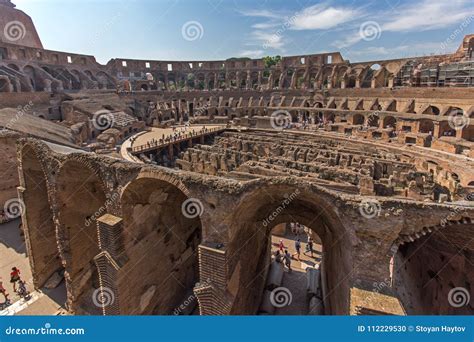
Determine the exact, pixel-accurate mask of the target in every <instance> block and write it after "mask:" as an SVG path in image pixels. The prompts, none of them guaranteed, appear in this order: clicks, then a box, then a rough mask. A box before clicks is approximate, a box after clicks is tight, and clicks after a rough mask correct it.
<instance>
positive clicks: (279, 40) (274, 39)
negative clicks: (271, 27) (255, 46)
mask: <svg viewBox="0 0 474 342" xmlns="http://www.w3.org/2000/svg"><path fill="white" fill-rule="evenodd" d="M252 38H253V39H254V40H256V41H257V42H258V43H259V44H261V45H262V47H265V48H272V49H276V50H281V49H282V48H283V46H284V41H283V37H282V36H281V35H278V34H276V33H271V32H266V31H253V32H252Z"/></svg>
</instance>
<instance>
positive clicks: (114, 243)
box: [94, 214, 128, 316]
mask: <svg viewBox="0 0 474 342" xmlns="http://www.w3.org/2000/svg"><path fill="white" fill-rule="evenodd" d="M122 224H123V221H122V219H121V218H120V217H117V216H114V215H111V214H105V215H102V216H101V217H99V218H98V219H97V235H98V241H99V248H100V250H101V252H100V253H99V254H98V255H96V256H95V258H94V263H95V265H96V267H97V271H98V275H99V283H100V288H99V289H100V294H98V295H97V296H95V298H98V302H99V303H100V304H101V305H102V313H103V315H104V316H105V315H118V314H120V305H119V291H118V280H117V279H118V272H119V270H120V268H121V267H122V266H123V265H124V264H125V263H126V262H127V261H128V259H127V257H126V256H125V247H124V245H123V241H122V230H123V227H122Z"/></svg>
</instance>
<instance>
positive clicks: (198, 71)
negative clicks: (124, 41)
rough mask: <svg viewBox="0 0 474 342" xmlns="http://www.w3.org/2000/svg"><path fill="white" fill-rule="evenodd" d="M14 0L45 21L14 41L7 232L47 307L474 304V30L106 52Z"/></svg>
mask: <svg viewBox="0 0 474 342" xmlns="http://www.w3.org/2000/svg"><path fill="white" fill-rule="evenodd" d="M0 10H1V12H2V15H0V26H2V27H3V26H4V25H5V23H6V22H8V21H11V20H19V21H21V22H22V23H23V24H24V25H25V26H26V27H27V28H28V30H27V31H28V35H26V36H25V37H23V39H21V40H19V41H15V42H10V41H7V40H5V39H1V40H0V126H1V128H2V130H1V132H0V143H1V144H2V148H1V150H0V151H1V152H0V153H1V154H2V158H1V159H2V163H3V164H2V165H3V172H2V178H1V180H0V184H1V185H0V188H1V192H0V198H1V203H2V206H3V208H4V212H3V213H2V222H4V223H3V224H2V228H3V229H2V233H1V234H8V236H13V235H15V234H16V235H18V238H20V237H21V239H24V242H25V244H24V245H23V246H24V247H23V249H24V250H21V248H19V249H18V251H17V252H18V253H19V254H24V255H25V257H24V259H25V260H24V261H25V264H24V267H23V268H24V269H28V271H26V270H25V271H24V273H25V272H26V273H28V272H31V281H29V283H28V285H29V286H30V287H31V289H32V291H34V293H35V294H36V295H37V298H38V299H37V303H42V302H41V301H44V302H46V299H45V298H46V297H48V298H49V299H50V300H49V301H48V304H47V305H46V304H42V305H41V306H42V308H41V310H42V311H41V310H40V311H39V312H40V313H42V314H57V313H58V312H61V313H62V314H71V315H74V314H76V315H118V314H119V315H150V314H151V315H173V314H174V315H259V314H270V315H273V314H275V315H278V314H301V315H367V314H372V315H420V314H425V315H438V314H448V315H465V314H473V313H474V295H472V294H473V293H474V221H473V220H474V206H473V203H474V202H473V201H474V88H473V87H474V59H473V58H474V35H472V34H471V35H466V36H464V38H463V39H460V42H459V43H460V45H459V48H458V49H457V50H456V51H454V52H452V53H449V54H444V55H435V56H424V57H413V58H405V59H392V60H377V61H367V62H358V63H351V62H350V61H348V60H347V59H344V57H343V55H342V54H341V53H337V52H336V53H323V54H314V55H304V56H291V57H282V58H263V59H249V58H231V59H227V60H221V61H199V60H198V61H196V60H190V61H159V60H130V59H120V58H116V59H112V60H110V61H109V62H108V63H107V64H105V65H102V64H99V63H98V62H96V60H95V58H94V56H88V55H80V54H75V53H69V52H59V51H51V50H47V49H44V48H43V45H42V43H41V40H40V38H39V36H38V34H37V33H36V30H35V29H34V25H33V22H32V20H31V19H30V18H29V17H28V16H27V15H26V14H25V13H23V12H21V11H19V10H18V9H16V8H15V6H14V5H13V4H12V3H11V2H10V1H9V0H0ZM20 222H21V223H22V224H21V225H20ZM7 229H8V230H9V231H8V232H7ZM16 235H15V236H16ZM309 238H311V240H312V241H313V242H314V247H313V248H314V253H315V255H316V256H313V250H311V251H310V250H309V247H308V245H309V244H308V239H309ZM296 239H300V240H301V242H302V244H303V247H304V248H306V249H305V253H304V254H303V255H301V256H299V255H296V256H293V257H292V258H291V259H290V260H291V267H292V268H293V270H292V272H290V271H289V269H288V268H287V266H284V265H283V263H281V262H278V261H279V259H278V256H277V254H276V251H277V250H278V249H279V241H282V242H281V243H282V244H284V245H286V246H284V249H286V248H288V250H289V253H290V254H293V253H295V250H294V245H295V240H296ZM1 241H2V244H7V247H10V248H13V247H11V246H9V245H8V243H9V241H10V240H9V239H5V238H4V237H2V239H1ZM282 251H283V249H282ZM309 252H311V253H309ZM295 254H297V253H295ZM308 254H311V256H308ZM286 261H287V260H286V259H285V262H286ZM282 288H283V289H285V290H286V291H287V293H289V294H290V295H291V297H292V300H293V303H291V304H288V305H286V306H284V307H281V306H279V305H276V306H275V305H272V304H274V303H273V301H272V299H273V300H274V299H275V289H282ZM453 289H464V290H465V291H466V292H467V293H468V294H471V297H472V298H471V299H470V301H469V302H468V303H465V304H466V305H463V306H453V305H450V304H451V303H450V301H449V299H450V294H451V293H452V291H453ZM35 298H36V297H35ZM51 298H52V299H51ZM98 299H100V300H98ZM25 310H30V311H27V313H36V311H35V308H34V305H32V306H31V307H30V308H27V309H25ZM48 310H49V311H48Z"/></svg>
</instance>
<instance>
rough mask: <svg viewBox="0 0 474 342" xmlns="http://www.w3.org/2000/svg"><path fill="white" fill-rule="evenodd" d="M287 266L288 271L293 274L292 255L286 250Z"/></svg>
mask: <svg viewBox="0 0 474 342" xmlns="http://www.w3.org/2000/svg"><path fill="white" fill-rule="evenodd" d="M284 258H285V266H286V267H288V271H290V272H291V255H290V253H288V250H287V249H285V256H284Z"/></svg>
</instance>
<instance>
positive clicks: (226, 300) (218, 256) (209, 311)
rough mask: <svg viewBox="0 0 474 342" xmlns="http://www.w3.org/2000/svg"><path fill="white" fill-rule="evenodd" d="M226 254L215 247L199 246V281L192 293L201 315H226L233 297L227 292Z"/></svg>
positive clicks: (221, 249)
mask: <svg viewBox="0 0 474 342" xmlns="http://www.w3.org/2000/svg"><path fill="white" fill-rule="evenodd" d="M227 265H228V262H227V253H226V251H225V249H223V248H222V247H220V248H219V246H217V245H199V280H200V282H199V283H197V284H196V286H195V287H194V293H195V295H196V297H197V300H198V303H199V311H200V314H201V315H228V314H229V313H230V310H231V309H232V304H233V297H232V295H231V294H230V293H229V292H228V291H227V276H228V269H227Z"/></svg>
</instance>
